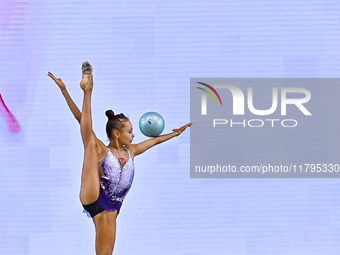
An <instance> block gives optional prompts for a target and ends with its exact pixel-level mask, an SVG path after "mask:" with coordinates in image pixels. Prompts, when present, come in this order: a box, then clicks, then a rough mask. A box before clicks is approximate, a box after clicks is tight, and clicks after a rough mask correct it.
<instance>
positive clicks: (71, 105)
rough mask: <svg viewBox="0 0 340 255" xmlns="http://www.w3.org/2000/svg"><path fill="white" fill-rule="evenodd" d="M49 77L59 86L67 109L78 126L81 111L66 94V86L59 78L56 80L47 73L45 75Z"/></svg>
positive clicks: (51, 74)
mask: <svg viewBox="0 0 340 255" xmlns="http://www.w3.org/2000/svg"><path fill="white" fill-rule="evenodd" d="M47 75H48V76H49V77H51V78H52V80H54V81H55V83H56V84H57V85H58V86H59V88H60V90H61V93H62V94H63V96H64V98H65V100H66V102H67V105H68V107H69V108H70V110H71V112H72V113H73V116H74V117H75V118H76V119H77V121H78V123H79V124H80V119H81V111H80V110H79V108H78V106H77V105H76V104H75V103H74V101H73V99H72V98H71V96H70V94H69V93H68V91H67V89H66V85H65V84H64V82H63V81H62V80H61V79H60V78H56V77H55V76H54V75H53V73H51V72H48V74H47Z"/></svg>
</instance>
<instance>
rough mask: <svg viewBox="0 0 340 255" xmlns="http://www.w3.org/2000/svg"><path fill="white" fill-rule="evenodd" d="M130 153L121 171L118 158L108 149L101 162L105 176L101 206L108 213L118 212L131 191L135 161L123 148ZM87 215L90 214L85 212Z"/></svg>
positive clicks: (100, 198) (102, 178) (102, 181)
mask: <svg viewBox="0 0 340 255" xmlns="http://www.w3.org/2000/svg"><path fill="white" fill-rule="evenodd" d="M123 148H124V149H125V150H127V151H128V153H129V159H128V160H127V161H126V164H125V165H124V167H123V168H122V169H121V167H120V164H119V161H118V158H117V157H116V155H115V154H114V153H113V152H112V151H111V150H110V149H109V148H108V152H107V155H106V157H105V158H104V160H103V161H102V162H100V164H99V165H100V167H102V168H103V173H104V176H102V177H101V180H100V194H99V198H98V203H99V205H100V206H101V207H102V208H103V209H105V210H107V211H115V210H118V214H119V211H120V207H121V206H122V203H123V200H124V198H125V196H126V195H127V193H128V192H129V190H130V187H131V185H132V181H133V177H134V174H135V166H134V161H133V159H132V157H131V154H130V151H129V150H128V148H126V147H123ZM84 212H85V213H87V214H88V216H89V213H88V212H87V211H86V210H84Z"/></svg>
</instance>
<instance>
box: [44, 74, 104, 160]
mask: <svg viewBox="0 0 340 255" xmlns="http://www.w3.org/2000/svg"><path fill="white" fill-rule="evenodd" d="M47 75H48V76H49V77H51V78H52V80H54V81H55V83H56V84H57V85H58V87H59V88H60V90H61V93H62V94H63V96H64V98H65V100H66V102H67V105H68V107H69V108H70V110H71V112H72V113H73V116H74V117H75V118H76V119H77V121H78V123H79V124H80V121H81V115H82V113H81V111H80V110H79V108H78V106H77V105H76V104H75V102H74V101H73V99H72V98H71V96H70V94H69V93H68V91H67V89H66V85H65V84H64V82H63V81H62V80H61V79H60V78H56V77H55V76H54V75H53V73H51V72H48V74H47ZM92 132H93V130H92ZM93 135H94V136H95V138H96V140H97V145H98V146H97V148H98V156H99V159H100V160H101V159H102V157H104V156H105V154H106V145H105V144H104V143H103V142H102V141H100V140H99V139H98V138H97V136H96V134H95V133H94V132H93Z"/></svg>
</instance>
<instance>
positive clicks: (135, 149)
mask: <svg viewBox="0 0 340 255" xmlns="http://www.w3.org/2000/svg"><path fill="white" fill-rule="evenodd" d="M191 125H192V123H188V124H186V125H184V126H182V127H180V128H178V129H173V130H172V131H174V132H172V133H169V134H166V135H161V136H157V137H155V138H151V139H148V140H146V141H144V142H141V143H138V144H131V145H130V146H129V148H130V149H131V150H132V153H133V155H134V156H137V155H139V154H142V153H143V152H145V151H146V150H148V149H150V148H151V147H153V146H155V145H157V144H160V143H162V142H165V141H167V140H169V139H171V138H173V137H175V136H179V135H180V134H181V133H182V132H183V131H184V130H185V129H186V128H187V127H190V126H191Z"/></svg>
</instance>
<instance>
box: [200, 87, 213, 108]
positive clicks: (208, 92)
mask: <svg viewBox="0 0 340 255" xmlns="http://www.w3.org/2000/svg"><path fill="white" fill-rule="evenodd" d="M196 88H198V89H201V90H204V91H205V92H207V93H208V94H209V95H210V96H211V98H212V99H213V100H214V102H215V105H217V104H216V100H215V98H214V97H213V95H212V94H211V93H210V92H209V91H208V90H206V89H203V88H200V87H196Z"/></svg>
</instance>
